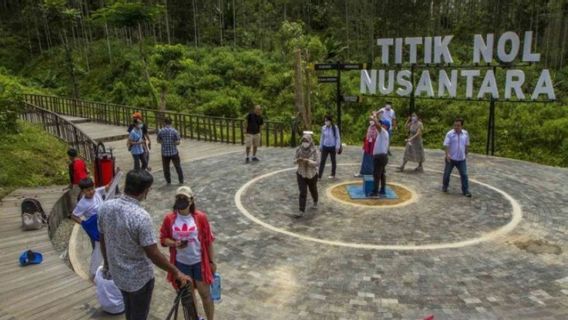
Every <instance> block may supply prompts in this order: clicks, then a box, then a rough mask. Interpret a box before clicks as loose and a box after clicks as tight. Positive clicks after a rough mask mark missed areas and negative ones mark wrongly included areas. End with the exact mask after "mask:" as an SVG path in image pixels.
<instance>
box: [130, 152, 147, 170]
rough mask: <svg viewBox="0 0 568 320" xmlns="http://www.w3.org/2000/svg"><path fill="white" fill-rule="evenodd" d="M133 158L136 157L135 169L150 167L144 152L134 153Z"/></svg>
mask: <svg viewBox="0 0 568 320" xmlns="http://www.w3.org/2000/svg"><path fill="white" fill-rule="evenodd" d="M132 158H133V159H134V170H140V169H142V170H146V169H147V168H148V161H146V157H145V155H144V153H141V154H133V155H132ZM140 163H142V167H140Z"/></svg>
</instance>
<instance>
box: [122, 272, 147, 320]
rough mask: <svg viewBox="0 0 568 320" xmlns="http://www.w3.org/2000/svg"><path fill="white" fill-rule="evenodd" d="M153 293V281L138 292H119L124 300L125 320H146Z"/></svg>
mask: <svg viewBox="0 0 568 320" xmlns="http://www.w3.org/2000/svg"><path fill="white" fill-rule="evenodd" d="M153 291H154V279H152V280H150V281H148V282H147V283H146V284H145V285H144V286H143V287H142V288H141V289H140V290H138V291H135V292H126V291H123V290H120V292H121V293H122V298H123V299H124V315H125V316H126V320H146V319H147V318H148V314H149V313H150V302H151V301H152V292H153Z"/></svg>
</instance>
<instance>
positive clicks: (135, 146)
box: [128, 119, 148, 170]
mask: <svg viewBox="0 0 568 320" xmlns="http://www.w3.org/2000/svg"><path fill="white" fill-rule="evenodd" d="M135 123H136V126H135V127H134V128H133V129H132V130H131V131H130V134H129V135H128V145H129V147H128V149H129V150H130V153H131V154H132V158H133V159H134V169H135V170H138V169H142V170H146V169H147V168H148V162H147V161H146V157H145V156H144V152H145V151H144V145H145V144H146V142H144V135H143V133H142V127H143V125H144V124H143V123H142V120H139V119H137V120H135ZM140 163H142V166H140Z"/></svg>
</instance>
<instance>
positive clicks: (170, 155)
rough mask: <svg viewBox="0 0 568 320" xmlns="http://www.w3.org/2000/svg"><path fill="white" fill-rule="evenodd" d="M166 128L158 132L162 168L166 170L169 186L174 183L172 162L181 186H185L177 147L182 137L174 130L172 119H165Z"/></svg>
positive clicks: (165, 176) (165, 174)
mask: <svg viewBox="0 0 568 320" xmlns="http://www.w3.org/2000/svg"><path fill="white" fill-rule="evenodd" d="M164 123H165V124H166V126H165V127H164V128H162V129H160V132H158V143H159V144H161V145H162V166H163V168H164V178H165V179H166V182H167V183H168V184H170V183H172V180H171V176H170V161H172V162H173V163H174V167H175V168H176V172H177V175H178V181H179V184H183V172H182V171H181V164H180V159H179V152H178V150H177V145H179V143H180V137H179V134H178V132H177V130H176V129H174V128H172V119H170V118H166V119H164Z"/></svg>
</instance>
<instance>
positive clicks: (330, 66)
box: [314, 62, 367, 130]
mask: <svg viewBox="0 0 568 320" xmlns="http://www.w3.org/2000/svg"><path fill="white" fill-rule="evenodd" d="M366 68H367V66H366V64H364V63H341V62H337V63H318V64H315V65H314V70H317V71H325V70H337V75H336V76H335V77H333V76H329V77H328V76H319V77H318V82H319V83H335V84H336V86H337V89H336V95H335V97H336V98H335V101H336V103H337V126H338V127H339V130H341V101H345V102H359V101H360V99H359V97H358V96H342V95H341V71H342V70H343V71H350V70H360V69H366Z"/></svg>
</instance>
